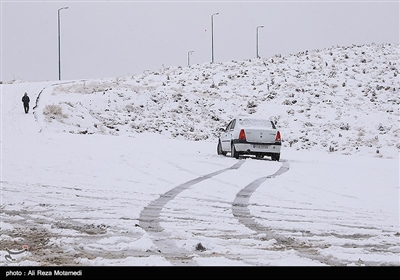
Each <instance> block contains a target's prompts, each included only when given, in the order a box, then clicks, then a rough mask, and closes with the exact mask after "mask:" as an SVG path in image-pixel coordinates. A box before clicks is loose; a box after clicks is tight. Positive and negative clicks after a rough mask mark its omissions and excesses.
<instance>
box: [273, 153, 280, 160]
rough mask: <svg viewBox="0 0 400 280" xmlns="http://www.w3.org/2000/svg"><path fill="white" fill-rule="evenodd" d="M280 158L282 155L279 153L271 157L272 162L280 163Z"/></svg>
mask: <svg viewBox="0 0 400 280" xmlns="http://www.w3.org/2000/svg"><path fill="white" fill-rule="evenodd" d="M280 157H281V154H280V153H279V154H273V155H272V156H271V158H272V160H274V161H279V159H280Z"/></svg>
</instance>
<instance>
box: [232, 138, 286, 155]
mask: <svg viewBox="0 0 400 280" xmlns="http://www.w3.org/2000/svg"><path fill="white" fill-rule="evenodd" d="M233 144H234V145H235V150H236V151H237V152H239V153H243V154H266V155H268V154H278V153H280V152H281V147H282V144H281V142H276V143H249V142H243V141H235V142H233Z"/></svg>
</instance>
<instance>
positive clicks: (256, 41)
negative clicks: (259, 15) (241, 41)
mask: <svg viewBox="0 0 400 280" xmlns="http://www.w3.org/2000/svg"><path fill="white" fill-rule="evenodd" d="M262 27H264V25H260V26H257V30H256V57H257V58H260V56H259V55H258V29H259V28H262Z"/></svg>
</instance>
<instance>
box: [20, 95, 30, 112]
mask: <svg viewBox="0 0 400 280" xmlns="http://www.w3.org/2000/svg"><path fill="white" fill-rule="evenodd" d="M29 101H30V100H29V96H28V93H26V92H25V93H24V96H23V97H22V102H23V103H24V110H25V114H28V112H29Z"/></svg>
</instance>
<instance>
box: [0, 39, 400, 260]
mask: <svg viewBox="0 0 400 280" xmlns="http://www.w3.org/2000/svg"><path fill="white" fill-rule="evenodd" d="M398 62H399V45H393V44H392V45H388V44H383V45H375V44H371V45H363V46H349V47H332V48H329V49H324V50H308V51H304V52H301V53H298V54H293V55H288V56H280V55H276V56H274V57H270V58H268V59H253V60H247V61H231V62H225V63H215V64H210V63H206V64H203V65H192V66H190V67H170V68H165V69H160V70H159V71H153V72H149V71H146V72H145V73H143V74H142V75H138V76H133V77H118V78H110V79H98V80H81V81H78V80H77V81H48V82H21V81H20V82H18V81H17V82H14V83H13V84H3V85H1V98H2V99H1V208H0V209H1V211H0V219H1V224H0V225H1V233H0V239H1V248H0V253H1V256H0V258H1V261H0V264H1V265H2V266H15V265H17V266H28V265H39V266H48V265H73V266H97V265H101V266H114V265H122V266H142V265H149V266H170V265H196V266H213V265H217V266H232V265H234V266H236V265H240V266H246V265H249V266H326V265H328V266H359V265H366V266H387V265H394V266H399V265H400V225H399V224H400V217H399V212H400V208H399V203H400V202H399V196H400V189H399V149H400V140H399V139H400V137H399V135H400V128H399V122H400V119H399V116H400V112H399V105H400V97H399V91H400V82H399V78H398V75H399V66H398ZM24 92H28V94H29V96H30V98H31V111H30V112H29V114H25V113H24V112H23V106H22V102H21V98H22V95H23V93H24ZM238 114H249V115H253V116H267V117H270V118H271V119H272V120H275V121H277V126H278V127H279V129H280V131H281V135H282V138H283V147H282V154H281V160H280V162H274V161H271V160H270V158H267V157H266V158H264V159H262V160H259V159H255V158H253V157H241V158H240V159H239V160H236V159H234V158H230V157H224V156H218V155H217V153H216V144H217V137H218V129H219V128H220V127H225V126H226V124H227V122H228V121H229V120H230V118H231V117H233V116H235V115H238ZM228 155H229V154H228ZM25 245H26V246H28V247H29V249H28V250H27V251H25V252H24V253H21V254H13V252H14V253H15V252H18V251H20V250H22V249H23V246H25ZM24 248H26V247H24ZM11 258H13V260H11Z"/></svg>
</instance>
